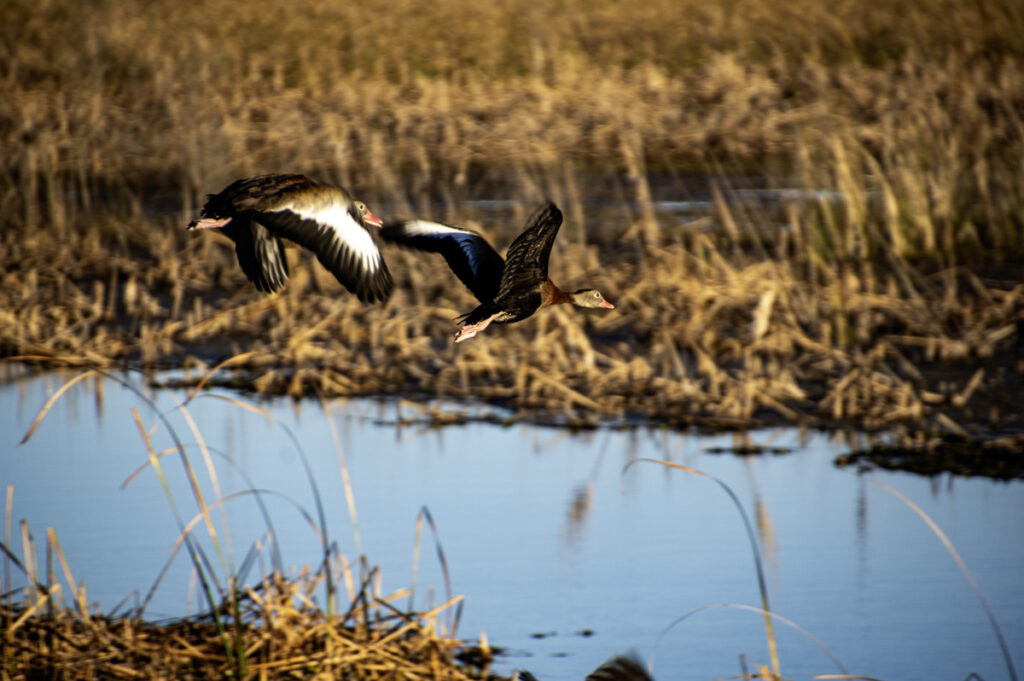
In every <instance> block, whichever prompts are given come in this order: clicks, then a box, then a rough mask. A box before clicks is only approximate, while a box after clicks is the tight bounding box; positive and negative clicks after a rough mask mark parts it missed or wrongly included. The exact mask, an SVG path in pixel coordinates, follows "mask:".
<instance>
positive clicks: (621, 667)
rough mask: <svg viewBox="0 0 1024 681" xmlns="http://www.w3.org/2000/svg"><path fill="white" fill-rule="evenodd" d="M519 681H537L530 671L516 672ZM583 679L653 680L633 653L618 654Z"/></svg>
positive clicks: (608, 680)
mask: <svg viewBox="0 0 1024 681" xmlns="http://www.w3.org/2000/svg"><path fill="white" fill-rule="evenodd" d="M518 676H519V680H520V681H537V678H536V677H535V676H534V675H533V674H531V673H530V672H523V671H520V672H518ZM585 681H654V679H652V678H651V675H650V674H648V673H647V670H646V669H644V666H643V665H642V664H640V661H639V660H638V659H636V657H634V656H633V655H619V656H617V657H613V658H612V659H610V660H608V661H607V662H605V663H604V664H602V665H601V666H600V667H598V668H597V669H595V670H594V671H592V672H590V673H589V674H587V678H586V679H585Z"/></svg>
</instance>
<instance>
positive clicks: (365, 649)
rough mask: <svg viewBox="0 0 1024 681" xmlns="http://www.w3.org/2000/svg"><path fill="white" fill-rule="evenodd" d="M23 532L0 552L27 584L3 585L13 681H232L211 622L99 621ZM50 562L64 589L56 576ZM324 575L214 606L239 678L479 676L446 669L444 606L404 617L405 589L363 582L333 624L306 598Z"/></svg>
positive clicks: (278, 582) (56, 547) (272, 585)
mask: <svg viewBox="0 0 1024 681" xmlns="http://www.w3.org/2000/svg"><path fill="white" fill-rule="evenodd" d="M7 518H8V519H9V518H10V516H9V515H8V516H7ZM22 534H23V537H24V538H25V553H24V554H22V555H23V556H24V560H21V559H19V558H18V557H17V554H16V552H15V550H14V549H13V548H12V547H11V546H10V545H9V544H8V543H7V542H4V543H3V544H0V548H2V549H3V552H4V554H5V560H4V562H5V564H6V565H7V566H8V567H9V566H10V565H11V564H13V565H14V566H15V567H16V568H17V569H18V570H19V571H20V572H21V573H22V577H23V578H24V579H25V580H26V581H27V583H28V586H27V587H25V588H24V589H21V590H16V589H11V588H10V587H11V583H10V581H5V584H6V585H7V588H5V597H4V599H3V601H2V602H0V621H2V622H3V629H4V632H5V635H4V639H3V649H4V651H3V659H4V666H5V669H6V670H7V672H8V673H9V674H10V678H12V679H26V678H34V677H35V676H36V675H38V674H47V675H56V676H65V675H69V676H73V677H74V678H82V677H85V676H98V677H108V676H109V677H118V678H120V677H122V676H131V677H132V678H142V679H166V678H195V679H205V678H214V677H220V676H223V675H224V674H229V675H230V674H237V672H238V661H237V660H236V659H232V656H231V655H230V654H229V651H226V650H225V647H224V645H223V642H222V640H221V627H219V626H218V625H217V624H216V623H215V622H213V621H212V620H211V619H210V618H208V617H202V618H192V619H186V620H178V621H173V622H169V623H154V622H151V621H146V620H144V619H142V618H138V617H134V616H130V615H128V616H105V615H102V614H100V613H99V612H98V611H96V610H94V609H93V608H91V607H90V606H89V605H88V604H87V600H86V599H87V597H86V590H85V585H84V583H80V584H76V583H75V582H74V581H73V576H72V574H71V571H70V568H69V567H68V565H67V563H66V561H65V560H64V557H63V553H62V551H61V548H60V543H59V541H58V540H57V537H56V533H55V532H54V531H53V530H52V529H51V530H49V531H48V533H47V542H46V547H45V552H46V553H45V555H46V556H47V562H46V566H47V567H46V568H45V571H44V570H43V569H42V567H41V564H40V563H39V562H38V559H37V558H36V557H35V555H34V553H35V547H34V543H33V541H32V539H31V533H30V532H29V531H28V529H27V525H25V524H24V523H23V524H22ZM55 556H56V557H57V559H58V560H59V562H60V567H61V568H62V570H63V572H64V576H65V577H66V584H67V588H66V590H65V589H64V588H62V586H63V585H62V584H61V583H60V582H59V581H58V580H57V578H56V576H55V573H56V572H57V566H56V565H55V564H54V557H55ZM346 568H347V566H346ZM345 576H346V577H349V578H351V575H350V574H346V575H345ZM325 578H326V575H325V573H324V572H323V571H317V572H311V571H309V570H304V571H303V572H301V573H300V574H298V575H297V576H295V577H291V578H288V579H285V578H283V577H282V576H281V574H280V573H268V574H266V575H264V577H263V578H262V579H260V580H258V581H257V582H256V583H254V584H252V585H250V586H247V587H246V588H245V589H244V592H243V593H242V594H240V595H239V598H238V601H237V603H235V602H230V603H229V602H225V603H224V604H222V606H221V607H222V608H223V609H224V611H225V612H231V613H234V614H235V616H237V617H239V618H240V623H239V626H237V627H235V630H236V631H237V634H238V636H239V640H238V642H237V643H238V646H239V647H238V650H239V651H240V652H244V655H245V658H246V665H245V674H244V675H243V677H245V678H248V677H251V676H253V675H258V676H259V677H260V678H267V679H285V678H292V677H293V676H294V675H295V674H303V675H306V674H314V675H317V674H330V675H331V676H332V677H340V678H360V679H377V678H395V677H400V678H418V679H448V680H452V681H460V680H464V679H470V678H480V676H479V671H477V672H474V671H473V670H471V669H469V668H465V667H463V666H461V665H457V664H456V663H455V662H454V658H455V655H456V653H457V652H458V651H459V649H460V648H461V647H462V643H461V642H460V641H458V640H456V639H455V638H453V637H449V636H445V635H441V634H440V633H439V631H441V629H442V628H443V627H441V626H440V625H439V624H438V622H437V619H438V617H440V616H441V615H442V614H443V613H444V612H445V611H446V610H447V609H448V608H450V607H451V606H452V603H451V602H449V603H445V604H443V605H441V606H439V607H437V608H435V609H433V610H431V611H429V612H415V611H405V610H403V609H402V608H400V607H398V605H397V601H398V600H400V599H401V598H402V597H403V596H404V595H405V592H404V590H403V591H399V592H396V593H394V594H391V595H385V594H381V593H380V591H379V587H378V585H379V575H378V574H377V573H370V575H368V576H367V578H365V579H362V580H352V583H354V584H355V591H353V592H352V593H350V594H349V596H350V598H351V607H350V608H348V609H347V610H346V611H345V612H342V613H338V614H336V615H330V614H328V613H327V612H325V611H324V610H323V609H322V608H320V607H318V606H316V605H315V604H314V602H313V600H312V597H313V595H314V594H315V593H316V592H318V591H320V590H322V589H323V584H324V580H325ZM65 591H66V592H69V595H70V598H69V599H67V600H66V599H65V598H64V596H63V594H64V593H65Z"/></svg>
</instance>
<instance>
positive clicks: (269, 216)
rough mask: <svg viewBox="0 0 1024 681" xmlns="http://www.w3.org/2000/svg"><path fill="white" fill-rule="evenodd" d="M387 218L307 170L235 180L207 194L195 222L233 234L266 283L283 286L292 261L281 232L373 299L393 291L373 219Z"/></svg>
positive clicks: (259, 282)
mask: <svg viewBox="0 0 1024 681" xmlns="http://www.w3.org/2000/svg"><path fill="white" fill-rule="evenodd" d="M381 224H382V223H381V221H380V219H379V218H377V217H376V216H375V215H374V214H373V213H371V212H370V211H369V209H368V208H367V207H366V205H365V204H363V203H362V202H361V201H354V200H353V199H352V197H351V196H349V193H348V192H347V191H345V190H344V189H342V188H341V187H334V186H331V185H327V184H321V183H319V182H314V181H313V180H311V179H309V178H308V177H306V176H305V175H260V176H259V177H248V178H244V179H241V180H236V181H235V182H232V183H231V184H230V185H228V186H227V187H226V188H225V189H224V191H222V192H220V193H219V194H210V195H209V196H207V197H206V205H205V206H203V210H202V211H201V212H200V218H199V219H198V220H193V221H192V222H191V223H190V224H189V226H188V228H189V229H218V230H220V231H221V232H222V233H223V234H226V235H227V236H228V238H230V239H231V240H232V241H234V242H235V254H236V255H237V256H238V264H239V265H241V267H242V271H243V272H245V276H246V277H247V278H248V279H249V281H251V282H252V283H253V285H254V286H255V287H256V288H257V289H258V290H260V291H264V292H267V293H271V292H274V291H279V290H281V288H283V287H284V283H285V281H286V280H287V279H288V261H287V260H286V259H285V255H284V243H283V242H282V238H284V239H288V240H289V241H294V242H295V243H297V244H299V245H300V246H302V247H304V248H307V249H309V250H311V251H313V253H315V254H316V257H317V260H319V261H320V264H321V265H323V266H324V267H325V268H327V270H328V271H329V272H330V273H331V274H333V275H334V277H335V279H337V280H338V281H339V282H340V283H341V285H342V286H344V287H345V288H347V289H348V290H349V291H351V292H352V293H354V294H356V295H357V296H358V297H359V299H360V300H362V301H363V302H367V303H372V302H374V301H377V300H381V301H383V300H387V299H388V296H390V295H391V288H392V282H391V273H390V272H389V271H388V267H387V264H386V263H385V262H384V258H383V256H382V255H381V253H380V249H379V248H378V247H377V243H376V241H375V240H374V237H373V234H371V232H370V230H369V228H368V227H367V225H372V226H373V227H374V228H375V229H379V228H380V226H381Z"/></svg>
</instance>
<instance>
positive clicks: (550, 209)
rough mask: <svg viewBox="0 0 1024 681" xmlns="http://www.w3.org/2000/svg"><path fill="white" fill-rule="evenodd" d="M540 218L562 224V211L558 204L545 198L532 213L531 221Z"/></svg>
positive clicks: (537, 220)
mask: <svg viewBox="0 0 1024 681" xmlns="http://www.w3.org/2000/svg"><path fill="white" fill-rule="evenodd" d="M541 220H543V221H545V222H554V223H557V224H559V225H560V224H562V211H561V210H559V208H558V206H557V205H556V204H555V202H554V201H552V200H551V199H547V200H546V201H545V202H544V203H543V204H541V206H540V208H538V209H537V212H536V213H534V218H533V221H534V222H540V221H541Z"/></svg>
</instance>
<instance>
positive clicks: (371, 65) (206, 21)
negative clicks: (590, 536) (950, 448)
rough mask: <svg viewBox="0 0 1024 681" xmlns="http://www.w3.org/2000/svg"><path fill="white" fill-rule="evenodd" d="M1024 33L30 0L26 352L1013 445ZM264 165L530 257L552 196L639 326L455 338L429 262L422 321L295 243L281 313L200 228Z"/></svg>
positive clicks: (836, 17) (718, 422)
mask: <svg viewBox="0 0 1024 681" xmlns="http://www.w3.org/2000/svg"><path fill="white" fill-rule="evenodd" d="M1022 34H1024V9H1022V8H1021V6H1020V3H1017V2H1012V1H1011V0H995V1H994V2H985V3H961V2H955V1H949V2H939V3H936V2H932V1H929V0H911V1H910V2H905V3H889V2H883V1H881V0H842V1H840V2H834V3H827V4H825V3H820V2H815V1H813V0H783V1H782V2H765V1H764V0H737V1H733V2H723V3H710V4H709V3H704V2H697V1H696V0H683V1H676V0H672V1H669V0H651V1H649V2H643V3H621V2H617V1H616V0H597V1H596V2H583V1H582V0H558V1H555V0H550V1H541V2H525V1H520V0H514V1H512V2H506V3H497V4H480V3H478V2H475V1H474V0H441V1H440V2H435V3H430V4H429V5H423V4H420V3H415V2H409V1H408V0H383V1H382V2H377V3H373V4H372V6H371V5H368V4H363V3H323V2H316V1H313V0H298V1H297V2H292V3H288V4H285V5H282V4H280V3H273V2H269V1H268V0H253V1H252V2H249V3H247V4H246V6H245V10H244V11H239V8H238V6H237V4H236V3H230V2H227V0H209V1H207V2H192V1H188V2H164V1H162V0H158V1H157V2H150V3H134V2H125V1H122V0H97V1H94V2H70V1H68V0H46V1H45V2H33V1H30V0H8V1H6V2H3V3H0V148H2V149H3V153H2V154H0V354H2V355H3V356H5V357H8V358H14V357H17V358H21V359H23V360H26V361H32V362H37V363H39V364H42V365H72V366H80V367H84V368H112V367H132V368H140V369H144V370H150V369H159V368H168V367H180V368H183V369H184V370H185V372H186V376H187V377H188V380H190V381H192V382H193V383H194V382H198V381H199V380H201V379H203V378H204V377H209V379H210V380H213V381H219V382H224V383H226V384H230V385H233V386H236V387H239V388H243V389H251V390H254V391H258V392H262V393H286V394H290V395H294V396H302V395H311V394H315V395H319V396H321V397H325V398H328V397H332V396H353V395H380V394H387V395H404V396H410V397H414V398H423V399H426V400H429V399H432V398H453V399H456V400H481V401H486V402H491V403H495V404H500V405H502V406H504V407H508V408H509V409H510V410H511V411H512V413H513V415H514V416H513V418H518V419H533V420H544V421H557V422H559V423H563V424H570V425H574V426H579V427H591V426H595V425H599V424H620V425H625V424H633V423H638V422H643V423H656V424H666V425H668V426H670V427H685V426H689V425H692V424H701V425H710V426H716V427H729V428H747V427H756V426H758V425H763V424H766V423H792V424H799V425H807V426H851V427H855V428H858V429H868V430H886V431H889V432H893V433H895V434H896V435H897V437H898V438H899V439H900V440H901V441H902V444H905V445H912V446H915V447H920V446H926V447H927V446H928V445H935V444H938V443H940V442H941V441H942V440H943V439H945V438H948V437H949V436H950V435H953V436H955V437H956V438H960V439H966V440H967V441H973V440H974V439H975V438H980V437H986V438H987V437H991V436H993V434H995V435H998V436H1000V437H1001V440H1000V445H999V446H1000V447H1004V446H1005V447H1007V448H1009V451H1010V452H1011V457H1013V454H1012V452H1017V453H1019V452H1020V450H1021V443H1020V440H1019V438H1018V435H1017V433H1018V432H1019V431H1020V428H1021V425H1022V424H1021V410H1020V404H1021V403H1022V400H1024V390H1022V388H1024V384H1022V380H1021V378H1022V377H1021V373H1022V370H1024V360H1022V356H1021V347H1022V346H1024V340H1022V332H1021V329H1022V328H1024V283H1022V277H1021V263H1022V256H1024V182H1022V181H1021V178H1022V177H1024V44H1022V43H1021V41H1020V36H1021V35H1022ZM263 172H302V173H306V174H308V175H310V176H311V177H315V178H317V179H320V180H323V181H329V182H334V183H337V184H340V185H343V186H345V187H348V188H349V189H351V190H352V192H353V194H354V195H356V196H357V197H358V198H360V199H362V200H364V201H366V202H367V203H368V204H369V205H370V206H371V207H372V208H373V210H374V212H376V213H377V214H378V215H381V216H385V217H392V216H393V217H412V216H417V217H426V218H430V219H435V220H445V221H449V222H454V223H457V224H462V225H465V226H467V227H472V228H475V229H479V230H481V231H482V232H484V233H485V234H487V235H488V237H489V238H490V240H491V241H492V242H493V243H495V244H496V245H498V246H499V247H500V246H501V245H507V244H508V242H509V241H510V240H511V238H512V237H513V236H514V235H515V234H517V233H518V232H519V230H520V229H521V228H522V223H523V221H524V219H525V216H526V215H527V214H528V213H529V211H530V210H531V209H532V208H533V207H534V205H535V204H536V203H538V202H539V201H540V200H542V199H544V198H551V199H553V200H554V201H555V202H556V203H557V204H558V205H559V206H560V207H561V208H562V210H563V212H564V213H565V215H566V223H565V225H564V226H563V228H562V229H563V232H562V235H561V236H560V238H559V241H558V243H557V245H556V247H555V252H554V254H553V256H552V271H553V272H557V279H558V280H559V281H563V282H566V283H567V285H571V282H583V281H586V282H587V283H588V284H590V285H593V286H595V287H596V288H599V289H600V290H601V291H602V292H604V293H605V295H606V296H607V297H608V298H609V299H610V300H612V301H613V302H614V303H615V304H616V309H615V310H614V311H613V312H611V313H609V314H607V315H602V316H597V315H583V314H576V313H573V312H571V311H567V310H560V309H552V310H547V311H545V312H544V313H542V314H539V315H537V316H536V318H535V319H532V320H530V321H529V322H528V323H523V324H518V325H514V326H509V327H506V328H501V329H499V330H496V331H499V332H497V333H488V334H487V338H480V339H475V340H474V341H472V342H468V343H465V344H462V345H460V346H458V347H455V346H453V344H452V343H451V330H452V319H453V318H454V317H455V316H456V315H457V314H459V313H460V312H463V311H465V310H467V309H469V308H470V307H471V306H472V304H473V303H472V299H471V297H470V295H469V294H468V292H466V291H465V290H463V288H462V287H461V285H459V283H458V282H457V281H456V280H455V278H454V277H452V276H451V275H450V273H448V272H447V271H446V269H445V268H443V267H440V266H439V265H438V262H437V261H435V260H433V259H431V258H424V257H422V256H416V255H414V254H410V253H405V252H402V251H399V250H397V249H388V250H387V251H386V253H385V255H386V257H387V259H388V260H389V262H390V263H391V266H392V270H393V272H394V273H395V277H396V292H395V294H394V296H393V297H392V299H391V300H390V301H389V302H388V303H387V304H386V305H382V306H381V305H378V306H364V305H362V304H360V303H359V302H358V301H357V300H355V299H354V298H353V297H352V296H349V295H348V294H347V293H346V292H344V291H343V290H342V289H341V288H340V287H339V286H338V285H337V284H336V282H335V281H334V280H333V278H331V277H330V275H328V274H327V273H325V272H324V271H323V270H322V269H321V268H319V266H318V265H317V264H316V263H314V262H313V261H312V260H311V259H310V258H309V257H308V254H304V253H302V252H301V251H298V250H294V249H293V250H290V251H289V258H291V259H292V272H293V276H292V278H291V280H290V282H289V284H288V286H287V288H286V289H285V291H284V292H282V293H281V294H277V295H273V296H264V295H262V294H259V293H257V292H256V291H254V290H252V289H251V287H250V286H249V285H248V284H247V283H246V281H245V279H244V277H243V275H242V274H241V272H240V271H239V269H238V267H237V265H236V263H235V262H234V253H233V251H232V249H231V245H230V243H229V242H228V241H227V240H226V239H220V238H217V235H209V234H206V235H195V234H187V233H186V232H185V230H184V227H185V225H186V224H187V223H188V221H189V220H190V219H192V218H193V217H195V212H196V210H197V208H198V207H199V206H200V205H201V203H202V200H203V195H204V194H206V193H208V192H213V191H217V190H218V189H220V188H221V187H223V186H225V185H226V184H227V183H228V182H229V181H231V180H233V179H235V178H238V177H242V176H246V175H253V174H257V173H263ZM680 207H682V208H680ZM214 367H220V368H219V371H217V372H216V373H215V374H213V376H212V377H211V376H210V370H211V369H212V368H214ZM1018 460H1019V457H1018ZM1018 466H1019V464H1018ZM40 603H43V604H45V603H46V601H45V600H41V601H40ZM9 616H10V617H14V616H17V617H20V616H21V615H20V614H11V615H9ZM55 626H56V625H55ZM47 631H50V632H51V633H50V634H48V635H52V636H54V637H56V638H61V636H66V637H68V638H69V639H70V638H72V636H71V633H69V632H67V631H64V630H58V629H57V628H52V629H49V630H47ZM60 632H63V633H60ZM104 635H105V634H104Z"/></svg>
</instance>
